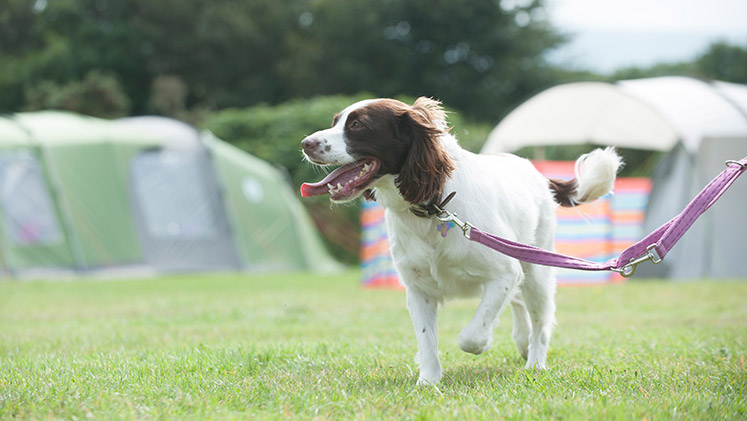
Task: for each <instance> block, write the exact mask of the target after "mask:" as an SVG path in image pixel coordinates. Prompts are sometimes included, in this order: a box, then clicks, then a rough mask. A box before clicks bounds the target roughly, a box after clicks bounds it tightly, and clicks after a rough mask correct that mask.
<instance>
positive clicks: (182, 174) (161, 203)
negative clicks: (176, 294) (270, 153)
mask: <svg viewBox="0 0 747 421" xmlns="http://www.w3.org/2000/svg"><path fill="white" fill-rule="evenodd" d="M130 177H131V196H132V198H133V200H132V203H133V207H134V209H133V212H134V214H135V216H136V219H137V224H136V225H137V227H138V234H139V237H140V240H141V244H142V247H143V254H144V260H145V262H147V263H148V264H150V265H151V266H153V267H154V268H156V269H160V270H165V271H191V270H225V269H238V268H240V263H239V258H238V256H237V253H236V249H235V245H234V241H233V237H232V235H231V230H230V227H229V223H228V221H227V216H226V211H225V208H224V206H223V202H222V200H221V197H220V193H219V191H218V185H217V182H216V179H215V175H214V172H213V171H212V170H211V167H210V165H209V159H208V155H207V153H206V152H205V151H168V150H149V151H146V152H143V153H141V154H139V155H138V156H136V157H135V158H134V160H133V162H132V166H131V170H130Z"/></svg>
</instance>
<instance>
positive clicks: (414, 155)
mask: <svg viewBox="0 0 747 421" xmlns="http://www.w3.org/2000/svg"><path fill="white" fill-rule="evenodd" d="M447 131H448V127H447V126H446V116H445V113H444V111H443V109H442V108H441V105H440V103H439V102H437V101H435V100H432V99H429V98H424V97H421V98H418V100H417V101H415V103H414V104H413V105H412V106H410V105H407V104H405V103H403V102H400V101H397V100H393V99H373V100H366V101H361V102H357V103H355V104H353V105H351V106H349V107H347V108H345V109H344V110H342V112H340V113H339V114H337V115H335V117H334V119H333V121H332V127H331V128H329V129H326V130H320V131H318V132H316V133H314V134H312V135H310V136H308V137H307V138H305V139H304V140H303V141H302V142H301V145H302V146H303V153H304V156H305V157H306V159H308V160H309V161H311V162H312V163H314V164H317V165H325V166H326V165H341V166H340V167H339V168H337V169H335V170H334V171H332V172H331V173H330V174H329V175H328V176H327V177H325V178H324V180H322V181H319V182H317V183H305V184H304V185H303V186H302V187H301V194H302V195H303V196H304V197H306V196H318V195H322V194H329V195H330V199H331V200H332V201H333V202H348V201H350V200H353V199H355V198H356V197H358V196H360V195H361V194H362V193H363V192H365V191H366V190H368V189H371V188H372V187H375V185H376V182H377V181H378V180H379V179H380V178H381V177H382V176H384V175H386V174H392V175H394V176H395V177H396V178H395V184H396V186H397V188H398V189H399V192H400V194H401V195H402V197H403V198H404V200H406V201H407V202H409V203H413V204H417V203H423V202H427V201H429V200H432V199H434V198H438V197H440V195H441V193H442V190H443V186H444V182H445V181H446V178H447V177H448V176H449V175H450V174H451V172H452V171H453V170H454V168H455V165H454V162H453V161H452V159H451V158H450V157H449V155H448V154H447V153H446V151H444V149H443V147H442V145H441V141H440V139H439V138H440V136H441V135H443V134H445V133H446V132H447Z"/></svg>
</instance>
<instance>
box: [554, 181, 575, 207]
mask: <svg viewBox="0 0 747 421" xmlns="http://www.w3.org/2000/svg"><path fill="white" fill-rule="evenodd" d="M548 181H549V182H550V190H552V194H553V196H554V197H555V201H556V202H558V204H560V206H564V207H566V208H569V207H572V206H573V205H574V203H573V200H572V198H573V196H575V195H576V188H577V187H578V183H577V182H576V179H575V178H574V179H573V180H568V181H563V180H554V179H549V180H548Z"/></svg>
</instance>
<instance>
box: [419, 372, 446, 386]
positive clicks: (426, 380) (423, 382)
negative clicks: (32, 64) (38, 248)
mask: <svg viewBox="0 0 747 421" xmlns="http://www.w3.org/2000/svg"><path fill="white" fill-rule="evenodd" d="M440 380H441V374H439V375H437V376H423V375H422V374H421V375H420V377H418V383H417V384H418V386H433V385H435V384H436V383H438V382H439V381H440Z"/></svg>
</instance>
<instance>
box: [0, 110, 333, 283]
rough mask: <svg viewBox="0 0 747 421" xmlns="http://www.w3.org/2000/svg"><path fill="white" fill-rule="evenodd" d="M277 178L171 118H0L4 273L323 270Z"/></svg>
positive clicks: (322, 258) (323, 258)
mask: <svg viewBox="0 0 747 421" xmlns="http://www.w3.org/2000/svg"><path fill="white" fill-rule="evenodd" d="M291 192H292V190H291V188H290V186H289V185H288V184H287V183H286V182H285V181H284V178H283V176H282V173H281V172H279V171H278V170H276V169H275V168H273V167H272V166H270V165H269V164H267V163H265V162H262V161H260V160H258V159H256V158H254V157H251V156H249V155H248V154H246V153H244V152H242V151H240V150H237V149H235V148H232V147H231V146H229V145H227V144H226V143H225V142H223V141H221V140H219V139H216V138H214V137H213V136H212V135H210V134H203V135H200V134H199V133H198V132H197V131H196V130H194V129H193V128H191V127H190V126H187V125H185V124H183V123H180V122H177V121H175V120H170V119H165V118H159V117H139V118H131V119H123V120H117V121H107V120H100V119H95V118H90V117H83V116H79V115H75V114H71V113H62V112H51V111H50V112H39V113H23V114H16V115H13V116H6V117H4V118H0V213H1V215H0V216H1V217H2V224H1V225H0V226H1V227H2V229H1V230H0V246H1V249H2V264H3V268H4V272H5V273H6V274H10V275H15V276H38V274H39V273H42V274H48V273H80V272H91V271H100V270H109V271H111V270H117V271H121V270H123V269H128V270H137V271H145V272H148V273H160V272H174V271H205V270H252V271H267V270H299V269H310V270H329V269H332V268H334V267H336V262H334V260H333V259H331V258H330V256H329V255H328V254H327V253H326V251H325V249H324V247H323V246H322V244H321V241H320V240H319V238H318V235H317V233H316V231H315V230H314V228H313V225H312V224H311V223H310V220H309V218H308V216H307V215H306V213H305V212H304V210H303V208H302V207H301V205H300V203H299V201H298V199H297V198H296V197H295V195H293V194H292V193H291Z"/></svg>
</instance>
